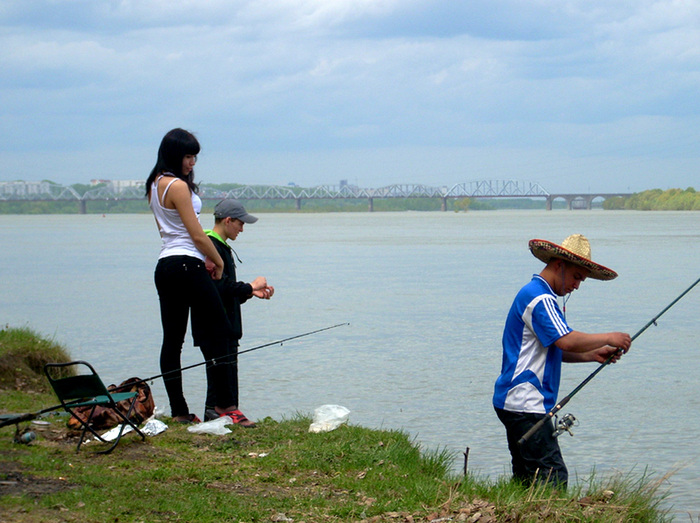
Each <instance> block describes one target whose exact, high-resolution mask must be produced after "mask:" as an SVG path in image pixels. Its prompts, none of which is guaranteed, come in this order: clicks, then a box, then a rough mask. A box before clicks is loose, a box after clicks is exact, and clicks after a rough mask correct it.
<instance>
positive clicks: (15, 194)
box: [0, 180, 630, 214]
mask: <svg viewBox="0 0 700 523" xmlns="http://www.w3.org/2000/svg"><path fill="white" fill-rule="evenodd" d="M144 193H145V189H144V182H142V181H133V182H123V181H113V182H109V181H108V182H106V183H105V184H104V185H101V186H99V187H96V188H94V189H90V190H88V191H86V192H84V193H83V194H82V195H80V194H78V192H77V191H76V190H75V189H74V188H73V187H71V186H64V185H59V184H55V183H52V182H48V181H42V182H0V201H75V202H77V203H78V205H79V210H80V212H81V214H85V213H86V212H87V203H88V202H89V201H99V200H102V201H105V200H111V201H118V200H143V199H144ZM615 196H630V194H626V193H602V192H601V193H587V194H583V193H561V194H552V193H549V192H548V191H547V190H546V189H544V188H543V187H542V186H541V185H540V184H539V183H537V182H532V181H523V180H481V181H471V182H464V183H458V184H455V185H453V186H451V187H448V186H439V187H438V186H430V185H423V184H393V185H387V186H384V187H380V188H362V187H357V186H354V185H349V184H340V185H337V186H335V185H319V186H317V187H311V188H302V187H296V186H294V187H291V186H277V185H241V186H238V187H236V188H235V189H231V190H228V191H222V190H220V189H218V188H216V187H215V186H211V185H206V184H201V185H200V197H201V198H202V199H203V200H216V201H219V200H222V199H224V198H236V199H238V200H293V201H294V202H295V208H296V209H297V210H299V209H301V206H302V203H303V201H304V200H314V199H316V200H347V199H364V200H367V202H368V209H369V211H373V210H374V202H375V200H378V199H388V198H404V199H407V198H435V199H439V200H440V201H441V209H442V210H443V211H446V210H447V207H448V201H449V200H450V199H453V200H457V199H462V198H469V199H477V198H484V199H488V198H531V199H532V198H535V199H537V198H543V199H545V201H546V209H547V210H550V211H551V210H552V206H553V202H554V201H555V200H557V199H564V200H565V202H566V204H567V208H568V209H570V210H571V209H591V208H592V204H593V201H594V200H595V199H596V198H603V199H607V198H610V197H615Z"/></svg>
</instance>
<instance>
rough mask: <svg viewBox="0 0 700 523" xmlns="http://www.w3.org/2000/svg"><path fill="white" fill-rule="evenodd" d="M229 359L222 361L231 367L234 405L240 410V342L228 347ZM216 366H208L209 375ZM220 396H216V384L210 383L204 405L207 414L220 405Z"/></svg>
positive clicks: (230, 343)
mask: <svg viewBox="0 0 700 523" xmlns="http://www.w3.org/2000/svg"><path fill="white" fill-rule="evenodd" d="M228 354H229V357H228V358H224V359H223V360H222V362H223V363H225V364H226V363H227V364H229V365H230V366H231V374H232V376H231V381H230V387H231V395H232V396H233V403H232V405H235V406H236V408H238V342H236V341H231V342H229V345H228ZM218 364H219V362H218V361H217V362H216V365H218ZM213 366H214V365H213V364H211V363H208V364H207V374H209V373H210V372H212V371H213V370H214V369H213V368H212V367H213ZM218 404H219V401H218V396H217V395H216V387H214V383H213V381H212V380H209V381H208V385H207V398H206V401H205V405H204V410H205V413H206V410H207V409H211V408H212V407H213V406H214V405H218Z"/></svg>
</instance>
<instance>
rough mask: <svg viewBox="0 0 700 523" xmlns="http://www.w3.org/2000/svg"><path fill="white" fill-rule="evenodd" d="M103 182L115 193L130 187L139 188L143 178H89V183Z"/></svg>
mask: <svg viewBox="0 0 700 523" xmlns="http://www.w3.org/2000/svg"><path fill="white" fill-rule="evenodd" d="M100 184H105V185H106V186H107V187H108V188H110V189H112V190H113V191H114V192H116V193H120V192H123V191H125V190H126V189H131V188H140V187H143V186H144V185H145V182H144V181H143V180H97V179H96V180H90V185H100Z"/></svg>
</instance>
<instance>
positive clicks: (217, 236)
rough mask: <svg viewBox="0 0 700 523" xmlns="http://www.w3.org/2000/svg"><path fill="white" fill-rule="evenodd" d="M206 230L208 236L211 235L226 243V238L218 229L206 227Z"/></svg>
mask: <svg viewBox="0 0 700 523" xmlns="http://www.w3.org/2000/svg"><path fill="white" fill-rule="evenodd" d="M204 232H205V233H206V235H207V236H211V237H212V238H216V239H217V240H219V241H220V242H221V243H223V244H225V243H226V240H224V239H223V238H222V237H221V236H220V235H219V234H218V233H217V232H216V231H214V230H212V229H204Z"/></svg>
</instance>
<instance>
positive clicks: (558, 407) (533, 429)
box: [518, 278, 700, 445]
mask: <svg viewBox="0 0 700 523" xmlns="http://www.w3.org/2000/svg"><path fill="white" fill-rule="evenodd" d="M698 283H700V278H698V279H697V280H695V283H693V284H692V285H691V286H690V287H688V288H687V289H686V290H685V291H683V292H682V293H681V294H680V295H679V296H678V297H677V298H676V299H675V300H673V301H672V302H671V303H669V304H668V305H667V306H666V307H665V308H664V309H663V310H662V311H661V312H660V313H658V314H657V315H656V316H654V317H653V318H652V319H651V320H649V322H648V323H647V324H646V325H644V327H642V328H641V329H639V331H637V333H636V334H635V335H634V336H632V340H631V341H634V340H635V339H636V338H637V337H638V336H639V335H640V334H642V333H643V332H644V331H645V330H647V329H648V328H649V327H650V326H652V325H656V320H658V319H659V318H660V317H661V316H663V314H664V313H665V312H666V311H667V310H669V309H670V308H671V307H673V306H674V305H675V304H676V303H678V301H679V300H680V299H681V298H682V297H683V296H685V295H686V294H688V293H689V292H690V290H691V289H692V288H693V287H695V286H696V285H697V284H698ZM622 353H623V350H622V349H617V351H616V352H615V353H613V354H611V355H610V356H609V357H608V359H607V360H605V361H604V362H603V363H601V364H600V366H599V367H598V368H597V369H596V370H594V371H593V372H591V373H590V374H589V375H588V377H587V378H586V379H585V380H583V381H582V382H581V383H580V384H579V385H578V387H576V388H575V389H574V390H572V391H571V392H570V393H569V395H568V396H566V397H565V398H563V399H562V400H561V401H560V402H559V403H557V404H556V405H555V406H554V407H552V410H550V411H549V412H548V413H547V414H546V416H545V417H543V418H542V419H540V420H539V421H538V422H537V423H535V424H534V425H533V426H532V427H531V428H530V430H528V431H527V432H526V433H525V435H524V436H523V437H522V438H520V439H519V440H518V445H522V444H524V443H525V442H526V441H527V440H528V439H530V437H531V436H532V435H533V434H534V433H535V432H537V431H538V430H540V428H541V427H542V426H543V425H544V424H545V423H547V421H549V420H550V419H552V418H553V417H554V416H555V415H556V413H557V412H559V411H560V410H561V409H562V408H563V407H564V405H566V404H567V403H569V400H570V399H571V398H573V397H574V396H575V395H576V394H577V393H578V392H579V391H580V390H581V389H582V388H583V387H585V386H586V385H587V384H588V382H589V381H591V380H592V379H593V378H594V377H595V376H596V375H597V374H598V373H599V372H600V371H601V370H603V369H604V368H605V367H606V366H608V365H609V364H610V362H612V361H613V360H614V359H615V358H616V357H617V356H619V355H620V354H622ZM567 416H569V417H566V416H565V419H564V420H563V422H562V425H561V430H559V429H557V430H556V431H555V436H558V435H559V434H561V432H562V431H564V430H566V431H569V429H570V427H571V424H572V423H573V421H574V420H575V418H574V417H573V416H571V415H567ZM569 432H570V431H569Z"/></svg>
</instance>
